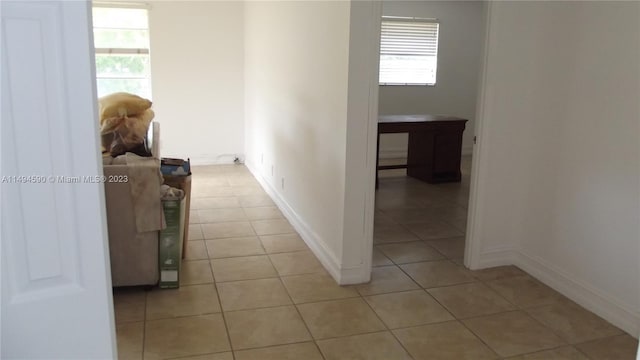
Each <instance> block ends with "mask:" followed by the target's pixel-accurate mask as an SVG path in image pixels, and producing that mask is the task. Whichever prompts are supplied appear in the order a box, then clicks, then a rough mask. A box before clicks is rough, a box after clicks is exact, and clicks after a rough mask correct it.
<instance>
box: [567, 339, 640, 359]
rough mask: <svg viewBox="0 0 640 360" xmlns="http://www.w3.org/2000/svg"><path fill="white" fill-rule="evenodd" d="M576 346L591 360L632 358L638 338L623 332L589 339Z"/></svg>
mask: <svg viewBox="0 0 640 360" xmlns="http://www.w3.org/2000/svg"><path fill="white" fill-rule="evenodd" d="M576 347H577V348H578V350H580V351H582V352H583V353H585V354H586V355H587V356H588V357H589V358H590V359H593V360H633V359H634V357H635V356H636V351H637V349H638V340H636V339H634V338H632V337H631V336H629V335H627V334H624V335H618V336H613V337H610V338H604V339H599V340H593V341H589V342H586V343H583V344H579V345H576Z"/></svg>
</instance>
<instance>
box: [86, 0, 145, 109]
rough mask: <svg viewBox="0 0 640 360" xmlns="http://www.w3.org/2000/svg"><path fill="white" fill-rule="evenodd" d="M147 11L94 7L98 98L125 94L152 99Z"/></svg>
mask: <svg viewBox="0 0 640 360" xmlns="http://www.w3.org/2000/svg"><path fill="white" fill-rule="evenodd" d="M147 13H148V11H147V9H146V8H139V7H130V6H127V7H114V6H113V5H100V4H94V7H93V37H94V44H95V48H96V77H97V82H98V96H104V95H107V94H110V93H113V92H119V91H125V92H129V93H132V94H136V95H139V96H142V97H144V98H147V99H151V78H150V70H149V25H148V14H147Z"/></svg>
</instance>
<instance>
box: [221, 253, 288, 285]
mask: <svg viewBox="0 0 640 360" xmlns="http://www.w3.org/2000/svg"><path fill="white" fill-rule="evenodd" d="M211 266H212V268H213V274H214V277H215V279H216V282H222V281H237V280H255V279H264V278H271V277H277V276H278V273H277V272H276V269H274V268H273V266H272V265H271V261H269V258H268V257H267V256H266V255H259V256H245V257H237V258H227V259H214V260H211Z"/></svg>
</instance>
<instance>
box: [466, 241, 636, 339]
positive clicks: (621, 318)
mask: <svg viewBox="0 0 640 360" xmlns="http://www.w3.org/2000/svg"><path fill="white" fill-rule="evenodd" d="M503 265H515V266H517V267H519V268H520V269H522V270H524V271H525V272H527V273H528V274H530V275H531V276H533V277H534V278H536V279H538V280H540V281H541V282H542V283H544V284H546V285H547V286H549V287H551V288H553V289H554V290H556V291H558V292H559V293H561V294H563V295H564V296H566V297H568V298H569V299H571V300H573V301H575V302H576V303H578V304H580V305H581V306H583V307H584V308H585V309H587V310H589V311H591V312H593V313H595V314H596V315H598V316H600V317H602V318H603V319H605V320H607V321H609V322H610V323H612V324H613V325H615V326H617V327H619V328H620V329H622V330H624V331H625V332H627V333H628V334H629V335H631V336H633V337H635V338H638V334H639V333H640V313H638V312H637V310H636V311H634V310H633V309H631V308H629V307H628V306H625V305H624V304H621V303H620V302H619V301H617V300H616V299H614V298H613V297H611V296H609V295H607V294H604V293H602V292H601V291H599V290H597V289H595V288H593V287H592V286H590V285H589V284H586V283H584V282H583V281H580V280H578V279H575V278H573V277H572V276H570V275H569V274H567V273H565V272H564V271H562V270H561V269H559V268H558V267H556V266H554V265H552V264H549V263H548V262H546V261H544V260H543V259H540V258H538V257H534V256H530V255H527V254H523V253H522V252H521V251H519V250H517V249H495V250H488V251H484V252H482V253H481V255H480V257H479V259H478V261H477V262H475V266H473V267H472V270H478V269H484V268H488V267H494V266H503Z"/></svg>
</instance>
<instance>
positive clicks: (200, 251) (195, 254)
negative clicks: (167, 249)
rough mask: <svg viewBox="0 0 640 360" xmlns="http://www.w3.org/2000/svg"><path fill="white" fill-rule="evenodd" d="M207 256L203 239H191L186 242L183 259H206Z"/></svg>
mask: <svg viewBox="0 0 640 360" xmlns="http://www.w3.org/2000/svg"><path fill="white" fill-rule="evenodd" d="M208 258H209V256H208V255H207V248H206V247H205V246H204V241H202V240H192V241H188V242H187V249H186V254H185V260H206V259H208Z"/></svg>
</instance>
